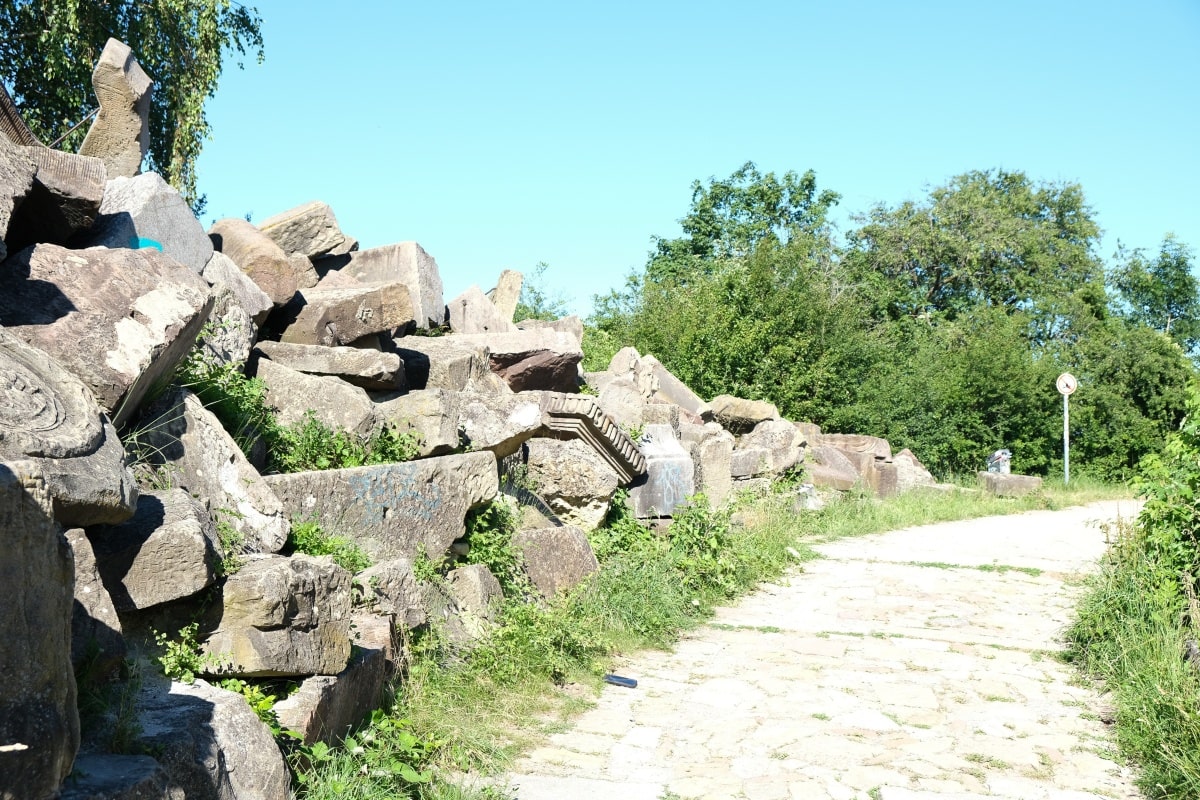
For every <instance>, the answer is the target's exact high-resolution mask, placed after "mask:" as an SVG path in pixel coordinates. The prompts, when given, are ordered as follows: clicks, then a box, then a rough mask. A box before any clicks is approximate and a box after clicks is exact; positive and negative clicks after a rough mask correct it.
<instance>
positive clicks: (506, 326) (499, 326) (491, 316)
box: [446, 286, 516, 333]
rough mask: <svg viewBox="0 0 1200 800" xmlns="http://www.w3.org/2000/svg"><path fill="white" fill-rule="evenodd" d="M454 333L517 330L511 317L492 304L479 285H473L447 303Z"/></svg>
mask: <svg viewBox="0 0 1200 800" xmlns="http://www.w3.org/2000/svg"><path fill="white" fill-rule="evenodd" d="M446 311H447V313H448V315H449V317H450V330H452V331H453V332H454V333H507V332H509V331H513V330H516V327H515V326H514V325H513V324H512V320H511V319H505V317H504V315H503V314H501V313H500V311H499V310H498V309H497V308H496V306H494V305H493V304H492V301H491V300H489V299H488V298H487V296H486V295H484V293H483V292H482V291H480V289H479V287H478V286H471V287H470V288H468V289H467V290H465V291H464V292H463V293H462V294H460V295H459V296H458V297H456V298H454V299H453V300H451V301H450V302H449V303H447V304H446Z"/></svg>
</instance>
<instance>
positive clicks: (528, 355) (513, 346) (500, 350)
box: [454, 329, 583, 392]
mask: <svg viewBox="0 0 1200 800" xmlns="http://www.w3.org/2000/svg"><path fill="white" fill-rule="evenodd" d="M454 338H455V339H456V340H457V341H461V342H466V343H468V344H480V345H484V346H486V347H487V348H488V366H489V368H490V369H491V370H492V372H494V373H496V374H497V375H499V376H500V377H502V378H504V380H505V382H507V383H508V385H509V387H510V388H511V389H512V390H513V391H514V392H520V391H525V390H529V389H543V390H546V391H552V392H576V391H578V389H579V362H580V361H581V360H582V359H583V350H582V349H581V348H580V347H579V344H578V343H577V342H576V341H575V340H574V338H573V337H572V336H571V335H570V334H567V333H562V332H560V331H555V330H552V329H543V330H528V331H521V330H517V331H511V332H508V333H471V334H462V335H457V336H455V337H454Z"/></svg>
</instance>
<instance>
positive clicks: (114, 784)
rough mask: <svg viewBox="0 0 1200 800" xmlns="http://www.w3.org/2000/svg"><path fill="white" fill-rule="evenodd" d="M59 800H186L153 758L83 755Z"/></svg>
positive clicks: (76, 763)
mask: <svg viewBox="0 0 1200 800" xmlns="http://www.w3.org/2000/svg"><path fill="white" fill-rule="evenodd" d="M59 800H187V799H186V797H185V795H184V792H183V790H182V789H180V788H179V787H172V786H171V779H170V776H168V775H167V771H166V770H165V769H163V768H162V765H161V764H159V763H158V762H157V761H155V760H154V759H153V758H151V757H150V756H118V755H112V754H109V753H88V754H86V755H84V754H81V755H80V756H79V758H77V759H75V767H74V769H73V770H72V771H71V778H70V780H68V781H67V782H66V783H65V784H63V788H62V794H61V795H60V796H59Z"/></svg>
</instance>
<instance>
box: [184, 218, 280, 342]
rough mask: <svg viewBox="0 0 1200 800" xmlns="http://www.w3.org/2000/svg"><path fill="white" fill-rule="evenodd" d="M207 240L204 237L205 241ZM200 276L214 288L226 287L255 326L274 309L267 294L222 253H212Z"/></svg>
mask: <svg viewBox="0 0 1200 800" xmlns="http://www.w3.org/2000/svg"><path fill="white" fill-rule="evenodd" d="M207 238H208V237H207V236H206V237H205V239H206V240H207ZM210 246H211V245H210ZM200 274H201V275H202V276H203V277H204V280H206V281H208V283H209V285H210V286H213V287H214V288H215V287H216V286H217V284H221V283H223V284H226V285H228V286H229V288H230V289H232V290H233V294H234V296H235V297H237V301H238V303H239V304H240V305H241V306H242V308H244V309H246V313H247V314H249V315H250V318H251V319H253V320H254V324H255V325H262V324H263V322H265V321H266V319H267V314H268V313H270V311H271V309H272V308H274V307H275V304H274V303H272V302H271V298H270V297H269V296H268V295H267V293H266V292H264V291H263V290H262V289H260V288H258V284H256V283H255V282H254V281H252V280H250V278H248V277H247V276H246V273H244V272H242V270H241V269H240V268H239V267H238V265H237V264H235V263H233V259H231V258H230V257H229V256H227V255H225V254H224V253H217V252H214V253H213V254H212V257H211V258H209V259H208V263H207V264H205V265H204V271H203V272H201V273H200Z"/></svg>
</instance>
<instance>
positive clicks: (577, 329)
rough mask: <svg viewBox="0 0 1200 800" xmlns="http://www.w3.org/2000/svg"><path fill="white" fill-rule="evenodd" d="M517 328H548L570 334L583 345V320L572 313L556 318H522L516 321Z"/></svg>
mask: <svg viewBox="0 0 1200 800" xmlns="http://www.w3.org/2000/svg"><path fill="white" fill-rule="evenodd" d="M517 328H518V329H520V330H523V331H536V330H542V329H546V328H549V329H550V330H552V331H558V332H559V333H566V334H570V336H571V338H573V339H574V340H575V341H576V342H578V343H579V346H580V347H583V320H581V319H580V318H579V317H577V316H575V315H574V314H572V315H570V316H568V317H560V318H558V319H549V320H547V319H523V320H521V321H520V322H518V323H517Z"/></svg>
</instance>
